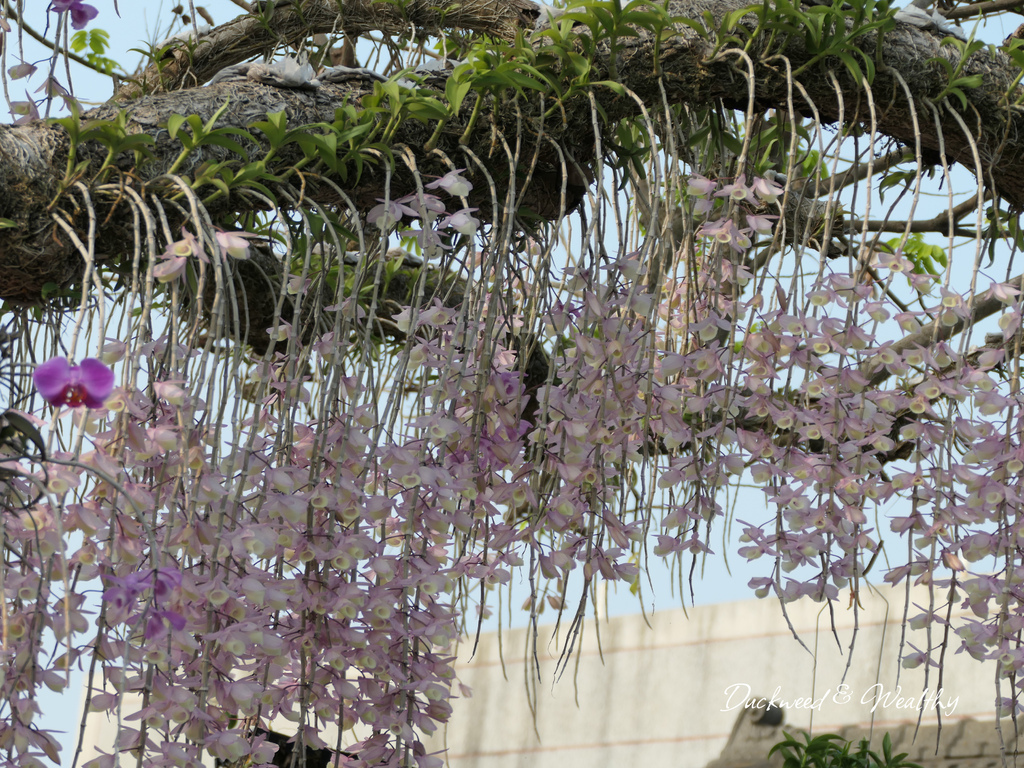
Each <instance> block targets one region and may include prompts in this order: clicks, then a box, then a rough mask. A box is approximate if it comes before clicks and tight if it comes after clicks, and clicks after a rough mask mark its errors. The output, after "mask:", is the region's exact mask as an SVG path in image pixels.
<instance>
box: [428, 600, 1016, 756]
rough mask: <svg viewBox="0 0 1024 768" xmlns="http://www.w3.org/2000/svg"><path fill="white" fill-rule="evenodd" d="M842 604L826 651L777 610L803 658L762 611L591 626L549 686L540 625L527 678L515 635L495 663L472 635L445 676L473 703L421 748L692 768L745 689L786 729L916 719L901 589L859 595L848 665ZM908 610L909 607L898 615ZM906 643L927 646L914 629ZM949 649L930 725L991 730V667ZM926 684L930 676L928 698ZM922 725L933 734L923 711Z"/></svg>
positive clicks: (724, 733)
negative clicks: (781, 714)
mask: <svg viewBox="0 0 1024 768" xmlns="http://www.w3.org/2000/svg"><path fill="white" fill-rule="evenodd" d="M847 597H848V596H847V595H846V594H844V595H843V599H844V602H843V604H841V605H837V606H835V625H836V629H837V633H838V637H839V640H840V642H839V644H837V642H836V638H835V637H834V636H833V634H832V632H831V630H830V617H829V615H828V610H827V609H825V610H824V612H823V611H822V606H820V605H818V604H814V603H809V602H808V603H799V604H796V605H790V606H789V608H788V613H789V618H790V620H791V622H792V624H793V628H794V629H795V630H796V631H797V633H798V634H799V636H800V638H801V640H802V641H803V643H804V644H805V646H806V649H805V648H802V647H801V646H800V645H799V643H798V642H797V641H796V640H795V639H794V638H793V634H792V632H791V631H790V630H789V629H788V627H787V625H786V620H785V618H784V616H783V615H782V612H781V610H780V607H779V604H778V602H777V601H774V600H763V601H757V600H753V601H745V602H739V603H724V604H718V605H710V606H702V607H698V608H694V609H691V610H689V611H688V613H689V616H688V617H687V616H686V615H685V614H684V613H683V611H682V610H670V611H663V612H659V613H657V614H656V615H653V616H650V617H648V619H649V622H650V626H649V627H648V626H646V625H645V623H644V620H643V618H642V617H640V616H627V617H621V618H614V619H611V620H608V621H602V622H601V623H600V646H599V644H598V640H597V632H595V627H594V622H592V621H591V622H588V623H587V626H586V629H585V632H584V635H583V638H582V641H583V645H582V651H581V652H580V654H579V656H578V658H576V657H574V658H573V659H572V660H571V661H570V663H569V665H568V668H567V669H566V671H565V673H564V674H563V675H562V676H561V678H560V679H557V680H556V678H555V665H556V659H557V658H558V655H559V651H560V649H561V647H562V643H563V642H564V639H565V628H564V627H563V629H562V632H561V634H560V636H558V637H555V638H553V637H552V631H551V629H552V628H550V627H547V628H542V629H541V631H540V640H539V646H540V647H539V648H538V659H539V662H540V667H539V671H540V680H539V681H538V680H537V679H536V673H535V671H534V672H532V673H531V670H530V664H529V663H528V660H527V656H526V642H527V639H528V637H529V633H528V632H527V631H524V630H516V631H510V632H505V633H504V634H503V637H502V642H501V645H502V647H503V653H502V652H501V651H499V643H498V638H497V637H496V636H495V635H486V636H483V637H481V638H480V643H479V646H478V648H477V651H476V655H475V656H474V657H473V658H469V653H470V651H471V650H472V643H471V642H470V643H467V644H465V645H464V646H463V647H462V648H461V649H460V652H459V656H460V659H459V663H458V674H459V677H460V679H461V680H462V681H463V682H464V683H465V684H467V685H469V686H470V687H471V688H472V689H473V695H472V698H466V699H460V700H458V701H456V702H455V704H454V713H453V716H452V719H451V722H450V724H449V726H448V729H447V733H446V734H444V737H443V738H441V737H440V734H439V737H438V738H436V739H435V740H434V745H435V747H436V748H437V749H441V748H442V747H443V746H444V744H445V742H446V744H447V747H448V750H449V751H448V761H449V764H450V765H451V766H452V768H525V767H526V766H530V767H531V768H549V767H550V768H554V767H555V766H558V768H584V767H585V768H605V767H607V768H611V766H616V767H618V766H673V767H678V768H703V767H704V766H705V765H707V764H708V763H709V762H711V761H713V760H714V759H715V758H717V757H718V756H719V754H720V753H721V751H722V748H723V746H724V745H725V743H726V741H727V739H728V737H729V734H730V732H731V731H732V729H733V725H734V724H735V723H736V721H737V717H738V715H739V714H740V713H741V712H742V706H741V704H742V702H743V700H744V699H745V698H746V694H747V693H748V692H749V693H750V694H752V695H754V696H764V697H771V696H773V695H775V696H776V697H777V700H778V701H780V702H782V703H783V706H784V707H786V713H785V716H786V722H787V723H788V724H791V725H793V726H796V727H799V728H805V729H808V728H810V727H811V726H812V721H813V729H814V731H815V732H829V731H834V730H838V729H839V728H840V727H841V726H848V725H853V724H860V725H865V726H867V725H870V724H871V722H872V719H873V722H874V725H875V728H876V729H877V728H882V729H888V728H892V727H894V726H895V725H896V724H899V723H904V722H907V721H910V720H913V719H915V718H916V710H915V706H916V704H917V703H918V702H919V701H920V698H921V691H922V689H923V688H924V674H923V673H924V669H923V668H918V669H914V670H908V669H901V668H900V667H899V665H898V663H897V658H898V657H897V649H898V646H899V641H900V632H901V629H902V626H903V602H904V601H903V592H902V590H899V591H897V592H896V593H895V594H894V593H892V592H891V591H889V590H886V594H878V593H876V594H874V595H869V594H868V593H867V591H866V590H863V589H862V591H861V603H862V604H863V606H864V608H863V610H860V611H859V616H858V617H857V622H856V623H857V624H858V625H859V631H858V632H857V636H856V642H855V646H854V652H853V661H852V664H850V665H849V668H847V660H848V659H849V658H850V653H849V646H850V642H851V640H852V639H853V635H854V631H853V630H854V626H855V613H854V611H853V610H848V609H847V605H846V599H847ZM914 600H915V601H916V602H918V603H919V604H922V605H927V600H928V595H927V591H917V592H915V593H914ZM918 613H920V610H917V609H914V608H913V607H911V609H910V613H909V616H911V617H913V616H914V615H916V614H918ZM955 615H956V614H955ZM908 632H909V630H908ZM908 639H909V641H910V642H913V643H914V645H916V646H917V647H919V648H923V647H926V643H927V639H926V637H925V634H924V632H912V633H909V635H908ZM939 639H940V637H939V636H938V635H937V636H935V637H934V638H933V645H935V644H937V643H938V642H939ZM958 647H959V643H958V642H957V641H956V640H955V638H954V640H953V642H952V649H951V651H950V653H948V654H947V656H946V660H945V661H946V668H945V672H944V675H943V681H942V686H943V692H942V694H941V696H939V700H940V701H941V703H942V704H943V705H944V708H945V710H946V716H945V717H944V718H943V721H944V722H945V723H947V724H951V721H956V720H960V719H963V718H977V719H979V720H983V721H986V722H988V723H992V722H994V721H993V717H994V706H993V702H994V700H995V687H994V674H995V670H994V667H993V666H992V665H991V664H990V663H986V664H981V663H979V662H977V661H975V660H973V659H971V658H970V657H968V656H967V655H966V654H959V655H954V654H953V653H952V651H953V650H955V649H956V648H958ZM502 659H504V663H502ZM531 674H532V675H533V677H531ZM897 674H899V678H898V679H897ZM844 675H845V677H844ZM506 678H507V679H506ZM528 678H529V679H530V682H529V685H528V684H527V682H526V681H527V679H528ZM937 683H938V680H937V671H936V670H934V669H932V670H931V671H930V675H929V681H928V687H929V688H930V689H931V691H932V692H933V693H934V691H935V690H936V688H937ZM844 684H845V686H846V687H845V688H840V686H841V685H844ZM528 688H529V689H530V691H531V693H530V694H528V692H527V691H528ZM875 693H878V694H881V695H882V696H881V700H880V701H877V702H876V700H875V697H874V696H873V694H875ZM900 697H902V700H901V699H900ZM531 698H534V704H535V707H536V718H535V719H534V718H532V716H531V714H530V706H531V701H530V699H531ZM801 699H804V700H802V701H801ZM812 704H813V705H815V706H814V707H813V708H811V706H810V705H812ZM873 707H874V712H873V713H872V708H873ZM923 723H924V724H925V725H927V724H935V723H936V717H935V714H934V713H930V714H929V715H927V716H926V717H925V719H924V720H923ZM996 743H997V744H998V741H997V742H996Z"/></svg>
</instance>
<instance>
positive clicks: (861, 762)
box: [768, 732, 921, 768]
mask: <svg viewBox="0 0 1024 768" xmlns="http://www.w3.org/2000/svg"><path fill="white" fill-rule="evenodd" d="M783 735H784V736H785V737H786V738H785V739H784V740H783V741H780V742H779V743H778V744H776V745H775V746H774V747H772V749H771V751H770V752H769V753H768V755H769V756H771V755H773V754H775V753H776V752H778V753H780V754H781V755H782V758H783V763H782V768H921V767H920V766H919V765H917V764H916V763H912V762H910V761H909V760H907V759H906V758H907V755H906V753H901V754H898V755H894V754H893V753H892V739H891V738H890V737H889V734H888V733H887V734H885V737H884V738H883V739H882V754H881V755H879V754H878V753H877V752H873V751H872V750H871V748H870V747H871V745H870V744H869V743H868V740H867V739H862V740H861V742H860V744H858V745H857V748H856V749H854V748H853V744H852V742H849V741H847V740H846V739H844V738H843V737H842V736H839V735H837V734H834V733H827V734H823V735H821V736H815V737H814V738H811V737H810V736H809V735H808V734H806V733H805V734H803V738H804V741H800V740H799V739H795V738H793V737H792V736H791V735H789V734H788V733H785V732H783Z"/></svg>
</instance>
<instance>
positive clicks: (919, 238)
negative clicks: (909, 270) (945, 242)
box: [887, 232, 949, 277]
mask: <svg viewBox="0 0 1024 768" xmlns="http://www.w3.org/2000/svg"><path fill="white" fill-rule="evenodd" d="M900 240H902V238H899V237H895V238H893V239H892V240H889V241H888V243H887V245H888V246H889V247H890V248H891V249H892V250H893V251H895V250H896V249H897V248H899V247H900ZM903 256H904V257H905V258H906V259H907V261H909V262H910V263H911V264H913V265H914V274H917V275H934V276H936V277H938V276H940V275H942V273H943V271H944V270H945V269H946V267H948V266H949V257H948V256H947V255H946V250H945V249H944V248H943V247H942V246H940V245H932V244H931V243H926V242H925V240H924V235H923V234H921V233H920V232H912V233H911V234H910V236H909V237H908V238H907V241H906V242H905V243H903ZM936 264H938V266H936ZM939 267H941V268H942V269H941V270H940V269H939Z"/></svg>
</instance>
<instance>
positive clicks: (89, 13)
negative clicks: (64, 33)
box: [50, 0, 100, 29]
mask: <svg viewBox="0 0 1024 768" xmlns="http://www.w3.org/2000/svg"><path fill="white" fill-rule="evenodd" d="M50 8H51V9H52V10H54V11H56V12H57V13H65V12H70V13H71V26H72V27H73V28H74V29H85V25H86V24H88V23H89V22H90V21H92V20H93V19H95V18H96V17H97V16H99V13H100V12H99V11H98V10H96V9H95V8H93V7H92V6H91V5H89V4H87V3H83V2H82V0H53V2H51V3H50Z"/></svg>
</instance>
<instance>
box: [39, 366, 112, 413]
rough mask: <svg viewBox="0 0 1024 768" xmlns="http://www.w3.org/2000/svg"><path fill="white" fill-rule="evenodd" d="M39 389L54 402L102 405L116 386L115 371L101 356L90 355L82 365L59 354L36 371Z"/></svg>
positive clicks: (92, 405) (45, 398) (96, 406)
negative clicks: (73, 363)
mask: <svg viewBox="0 0 1024 768" xmlns="http://www.w3.org/2000/svg"><path fill="white" fill-rule="evenodd" d="M32 380H33V381H34V382H35V385H36V389H37V390H38V391H39V394H40V395H42V396H43V399H44V400H45V401H46V402H48V403H49V404H50V405H54V406H61V405H67V406H70V407H72V408H77V407H78V406H80V405H84V406H85V407H86V408H102V407H103V401H104V400H106V399H107V398H108V397H110V393H111V392H112V391H113V389H114V372H113V371H111V370H110V369H109V368H107V366H105V365H104V364H103V363H101V362H100V361H99V360H97V359H95V358H92V357H87V358H86V359H85V360H83V361H82V364H81V365H71V363H69V362H68V361H67V359H66V358H63V357H55V358H53V359H52V360H47V361H46V362H45V363H43V364H42V365H40V366H38V367H37V368H36V370H35V372H34V373H33V374H32Z"/></svg>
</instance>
